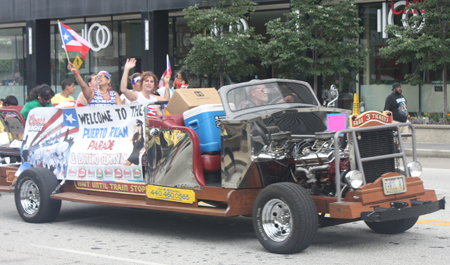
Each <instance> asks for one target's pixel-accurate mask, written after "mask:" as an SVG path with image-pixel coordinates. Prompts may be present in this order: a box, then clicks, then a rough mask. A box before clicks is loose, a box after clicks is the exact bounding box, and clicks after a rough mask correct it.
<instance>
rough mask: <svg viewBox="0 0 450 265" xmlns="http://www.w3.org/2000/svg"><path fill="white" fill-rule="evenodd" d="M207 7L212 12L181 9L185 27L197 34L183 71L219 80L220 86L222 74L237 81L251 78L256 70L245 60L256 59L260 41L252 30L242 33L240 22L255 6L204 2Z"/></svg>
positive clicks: (244, 1) (234, 0)
mask: <svg viewBox="0 0 450 265" xmlns="http://www.w3.org/2000/svg"><path fill="white" fill-rule="evenodd" d="M207 4H212V6H211V8H209V9H200V8H199V6H198V4H196V5H195V6H191V7H189V8H186V9H184V11H186V15H185V18H186V19H188V26H189V27H190V28H191V29H192V30H193V31H194V32H196V33H197V35H196V36H194V37H193V38H192V39H191V42H192V45H193V47H192V48H191V50H190V51H189V53H188V55H187V56H186V59H185V62H184V65H185V68H186V69H187V70H188V71H189V72H191V73H193V74H196V75H204V74H207V75H209V76H211V77H214V78H217V77H219V80H220V86H223V84H224V76H225V74H227V75H229V76H232V77H236V78H237V79H239V78H240V77H242V76H248V75H252V74H254V73H255V72H256V71H257V68H256V66H255V65H254V64H252V63H249V62H247V60H248V59H250V58H257V57H259V55H260V46H261V44H262V39H263V37H262V36H261V35H256V34H255V33H254V28H252V27H249V28H248V29H244V27H243V25H242V24H241V23H240V19H244V18H246V16H248V14H250V13H251V12H253V11H254V10H255V5H256V4H255V3H253V2H252V1H250V0H219V1H215V2H214V3H212V2H203V5H207Z"/></svg>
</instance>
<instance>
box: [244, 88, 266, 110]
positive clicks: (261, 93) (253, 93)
mask: <svg viewBox="0 0 450 265" xmlns="http://www.w3.org/2000/svg"><path fill="white" fill-rule="evenodd" d="M265 89H266V86H265V85H255V86H249V87H246V88H245V92H246V94H247V97H248V99H247V100H244V101H242V102H241V104H240V105H239V109H246V108H253V107H257V106H261V105H264V104H265V103H266V102H267V101H268V100H269V97H268V95H267V92H266V90H265Z"/></svg>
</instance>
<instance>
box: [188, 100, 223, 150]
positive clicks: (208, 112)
mask: <svg viewBox="0 0 450 265" xmlns="http://www.w3.org/2000/svg"><path fill="white" fill-rule="evenodd" d="M183 118H184V124H185V125H186V127H189V128H191V129H193V130H194V131H195V132H196V133H197V135H198V138H199V140H200V152H201V153H206V152H214V151H220V127H219V126H218V122H217V119H222V118H225V112H224V111H223V106H222V104H206V105H200V106H198V107H195V108H192V109H189V110H186V111H185V112H183Z"/></svg>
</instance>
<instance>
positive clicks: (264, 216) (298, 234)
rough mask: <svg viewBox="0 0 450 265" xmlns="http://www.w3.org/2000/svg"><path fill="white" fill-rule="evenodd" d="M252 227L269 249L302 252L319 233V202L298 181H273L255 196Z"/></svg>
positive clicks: (287, 252)
mask: <svg viewBox="0 0 450 265" xmlns="http://www.w3.org/2000/svg"><path fill="white" fill-rule="evenodd" d="M253 227H254V229H255V232H256V236H257V237H258V240H259V242H260V243H261V244H262V245H263V246H264V248H266V249H267V250H269V251H270V252H273V253H279V254H291V253H297V252H300V251H302V250H304V249H306V248H307V247H309V245H311V242H312V241H313V239H314V236H315V235H316V232H317V227H318V217H317V209H316V205H315V204H314V201H313V199H312V198H311V196H310V195H309V193H308V192H307V191H306V190H305V189H304V188H303V187H301V186H300V185H298V184H295V183H276V184H272V185H270V186H268V187H266V188H265V189H263V190H262V191H261V192H260V193H259V194H258V197H257V198H256V200H255V205H254V207H253Z"/></svg>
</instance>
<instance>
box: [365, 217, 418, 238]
mask: <svg viewBox="0 0 450 265" xmlns="http://www.w3.org/2000/svg"><path fill="white" fill-rule="evenodd" d="M417 219H419V217H412V218H406V219H401V220H395V221H387V222H366V225H367V226H368V227H369V228H370V229H372V230H373V231H374V232H376V233H379V234H398V233H403V232H405V231H406V230H408V229H410V228H411V227H413V226H414V225H415V224H416V222H417Z"/></svg>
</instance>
